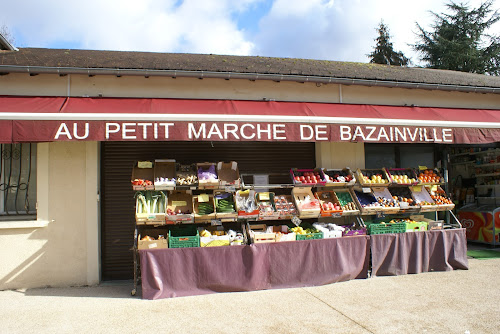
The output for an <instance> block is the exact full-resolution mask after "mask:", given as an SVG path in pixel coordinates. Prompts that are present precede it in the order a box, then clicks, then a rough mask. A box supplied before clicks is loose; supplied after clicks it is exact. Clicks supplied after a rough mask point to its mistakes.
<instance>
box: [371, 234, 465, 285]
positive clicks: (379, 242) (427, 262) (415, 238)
mask: <svg viewBox="0 0 500 334" xmlns="http://www.w3.org/2000/svg"><path fill="white" fill-rule="evenodd" d="M370 248H371V258H372V276H395V275H405V274H417V273H421V272H428V271H449V270H453V269H468V268H469V262H468V260H467V240H466V238H465V229H453V230H441V231H439V230H437V231H436V230H434V231H422V232H409V233H397V234H378V235H371V236H370Z"/></svg>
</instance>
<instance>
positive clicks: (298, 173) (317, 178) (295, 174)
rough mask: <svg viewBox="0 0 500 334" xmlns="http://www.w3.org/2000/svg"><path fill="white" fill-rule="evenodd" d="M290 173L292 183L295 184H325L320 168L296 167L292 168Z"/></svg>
mask: <svg viewBox="0 0 500 334" xmlns="http://www.w3.org/2000/svg"><path fill="white" fill-rule="evenodd" d="M290 175H291V177H292V180H293V184H294V185H296V186H309V187H311V186H323V185H325V184H326V181H325V176H324V174H323V172H322V170H321V168H315V169H297V168H292V169H291V170H290Z"/></svg>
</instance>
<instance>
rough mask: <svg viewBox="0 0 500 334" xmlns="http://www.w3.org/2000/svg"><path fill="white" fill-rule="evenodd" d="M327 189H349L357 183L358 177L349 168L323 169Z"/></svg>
mask: <svg viewBox="0 0 500 334" xmlns="http://www.w3.org/2000/svg"><path fill="white" fill-rule="evenodd" d="M322 171H323V176H324V179H325V181H326V183H325V186H327V187H347V186H352V185H354V184H355V183H356V177H355V176H354V174H353V173H352V172H351V170H350V169H349V168H344V169H324V168H323V169H322Z"/></svg>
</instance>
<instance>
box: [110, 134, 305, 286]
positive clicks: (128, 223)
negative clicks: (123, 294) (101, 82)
mask: <svg viewBox="0 0 500 334" xmlns="http://www.w3.org/2000/svg"><path fill="white" fill-rule="evenodd" d="M101 153H102V154H101V159H102V161H101V171H102V175H101V187H102V188H101V201H102V203H101V205H102V206H101V212H102V217H101V265H102V279H103V280H118V279H131V278H132V277H133V259H132V252H131V248H132V245H133V240H132V239H133V233H134V219H135V218H134V205H135V202H134V192H133V191H132V187H131V185H130V176H131V172H132V167H133V164H134V162H135V161H137V160H153V159H175V160H176V161H177V162H180V163H183V164H191V163H196V162H205V161H209V162H218V161H231V160H232V161H237V162H238V167H239V169H240V173H248V174H253V173H261V174H281V175H282V177H281V180H280V178H279V177H278V178H275V179H276V180H277V181H275V182H287V183H288V182H290V179H289V176H288V175H287V173H288V172H289V170H290V168H292V167H297V168H314V166H315V146H314V143H290V142H288V143H279V142H242V143H240V142H213V143H211V142H103V143H102V147H101Z"/></svg>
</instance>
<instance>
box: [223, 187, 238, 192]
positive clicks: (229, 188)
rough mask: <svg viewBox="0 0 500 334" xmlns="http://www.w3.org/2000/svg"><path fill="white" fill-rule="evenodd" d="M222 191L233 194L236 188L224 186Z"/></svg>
mask: <svg viewBox="0 0 500 334" xmlns="http://www.w3.org/2000/svg"><path fill="white" fill-rule="evenodd" d="M224 189H225V190H226V192H227V193H234V192H235V191H236V188H235V187H234V186H226V187H225V188H224Z"/></svg>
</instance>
